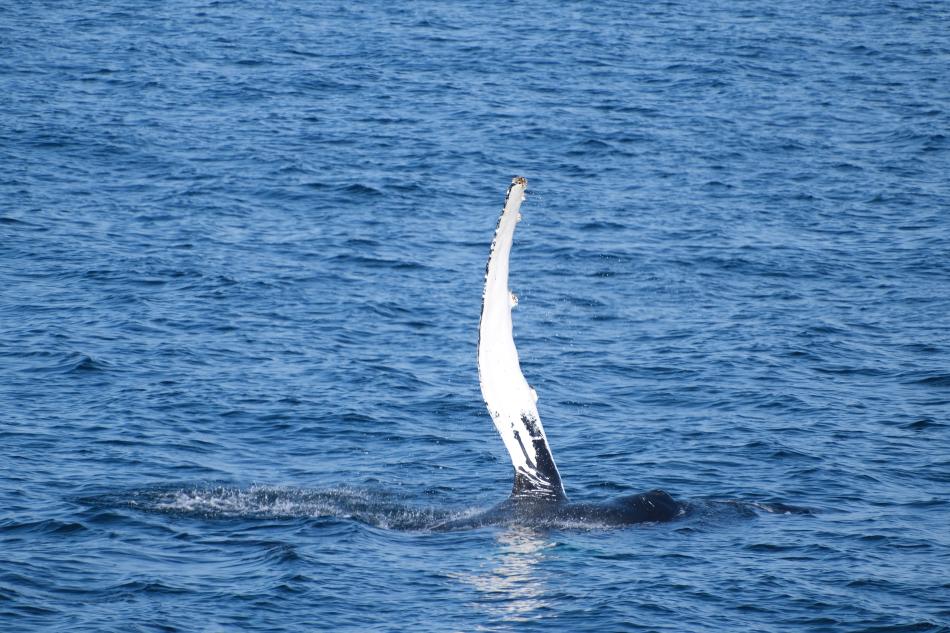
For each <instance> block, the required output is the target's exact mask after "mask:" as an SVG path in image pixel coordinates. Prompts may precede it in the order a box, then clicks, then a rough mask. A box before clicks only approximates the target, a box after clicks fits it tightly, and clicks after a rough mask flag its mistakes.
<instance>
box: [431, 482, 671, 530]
mask: <svg viewBox="0 0 950 633" xmlns="http://www.w3.org/2000/svg"><path fill="white" fill-rule="evenodd" d="M682 510H683V504H681V503H679V502H677V501H676V500H675V499H673V497H671V496H670V495H669V494H667V493H666V492H664V491H662V490H651V491H649V492H644V493H641V494H637V495H628V496H625V497H618V498H617V499H612V500H610V501H607V502H604V503H570V502H569V501H567V500H566V499H557V498H548V499H545V498H540V499H539V498H534V497H517V496H512V497H509V498H508V499H507V500H506V501H503V502H502V503H499V504H498V505H497V506H495V507H493V508H491V509H489V510H486V511H485V512H482V513H480V514H476V515H474V516H470V517H466V518H463V519H456V520H453V521H447V522H445V523H441V524H439V525H437V526H435V527H434V528H433V529H435V530H457V529H464V528H475V527H485V526H490V525H527V526H531V525H545V524H552V523H575V522H576V523H583V524H595V525H606V526H622V525H633V524H636V523H658V522H661V521H670V520H671V519H673V518H675V517H676V516H678V515H679V514H680V513H681V511H682Z"/></svg>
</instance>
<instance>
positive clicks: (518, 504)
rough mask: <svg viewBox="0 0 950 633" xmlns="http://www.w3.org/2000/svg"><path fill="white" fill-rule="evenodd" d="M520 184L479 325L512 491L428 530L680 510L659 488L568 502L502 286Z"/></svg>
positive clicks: (668, 514) (481, 374)
mask: <svg viewBox="0 0 950 633" xmlns="http://www.w3.org/2000/svg"><path fill="white" fill-rule="evenodd" d="M527 186H528V181H527V180H526V179H525V178H523V177H520V176H519V177H517V178H514V179H513V180H512V181H511V185H510V186H509V187H508V191H507V193H506V194H505V206H504V208H503V209H502V212H501V217H499V219H498V226H497V228H496V229H495V237H494V239H493V240H492V245H491V251H490V253H489V255H488V263H487V264H486V266H485V290H484V293H483V295H482V314H481V320H480V321H479V328H478V378H479V385H480V386H481V391H482V397H483V398H484V400H485V405H486V406H487V407H488V413H489V414H490V415H491V418H492V421H493V422H494V424H495V428H496V429H497V431H498V433H499V434H500V435H501V439H502V441H503V442H504V444H505V448H506V449H507V450H508V455H509V457H510V458H511V463H512V467H513V468H514V481H513V484H512V489H511V496H510V497H509V498H508V499H507V500H505V501H504V502H502V503H500V504H498V505H497V506H495V507H493V508H491V509H489V510H487V511H485V512H482V513H480V514H476V515H474V516H470V517H465V518H462V519H457V520H453V521H448V522H445V523H442V524H440V525H438V526H435V529H459V528H466V527H480V526H487V525H511V524H518V525H546V524H563V523H575V522H577V523H582V524H597V525H606V526H617V525H631V524H635V523H645V522H659V521H669V520H671V519H673V518H674V517H676V516H678V515H680V514H682V512H683V510H684V505H683V504H681V503H679V502H677V501H676V500H675V499H673V497H671V496H670V495H669V494H668V493H666V492H664V491H662V490H651V491H649V492H645V493H641V494H636V495H628V496H623V497H619V498H617V499H613V500H611V501H608V502H605V503H572V502H571V501H570V500H569V499H568V498H567V494H566V492H565V490H564V484H563V483H562V482H561V475H560V473H559V472H558V469H557V465H556V464H555V463H554V456H553V454H552V453H551V448H550V446H549V445H548V441H547V436H546V435H545V433H544V427H543V426H542V425H541V416H540V415H539V414H538V408H537V401H538V395H537V392H536V391H535V390H534V389H533V388H531V386H530V385H529V384H528V382H527V380H526V379H525V377H524V374H522V372H521V364H520V362H519V360H518V350H517V348H516V347H515V341H514V335H513V331H512V320H511V310H512V308H513V307H514V306H516V305H517V303H518V301H517V298H516V297H515V295H514V293H512V292H511V290H510V289H509V287H508V269H509V266H508V265H509V259H510V255H511V247H512V244H513V241H514V233H515V226H516V225H517V223H518V221H519V220H520V219H521V212H520V210H521V203H522V202H523V201H524V195H525V190H526V189H527Z"/></svg>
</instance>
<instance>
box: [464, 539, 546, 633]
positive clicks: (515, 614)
mask: <svg viewBox="0 0 950 633" xmlns="http://www.w3.org/2000/svg"><path fill="white" fill-rule="evenodd" d="M495 540H496V541H497V543H498V547H497V549H495V550H494V552H493V553H492V555H491V558H490V559H489V568H488V569H487V571H486V572H485V573H483V574H460V575H459V579H460V580H462V581H463V582H465V583H467V584H469V585H471V586H473V587H475V589H477V590H478V592H479V593H480V594H481V596H480V599H479V600H478V601H477V602H476V603H475V604H474V605H473V606H475V608H477V609H479V610H483V611H486V612H487V613H488V614H490V615H491V616H493V617H495V618H500V619H501V620H503V621H509V622H518V621H524V620H530V619H532V617H533V614H534V613H535V612H537V611H538V610H539V609H541V608H542V607H547V606H550V605H548V604H547V603H546V602H545V600H544V594H545V590H546V587H545V584H544V581H543V579H542V578H541V577H540V576H539V575H538V574H537V573H536V572H537V570H536V569H535V567H536V565H537V564H538V563H539V562H541V561H542V560H543V559H544V557H545V550H547V549H549V548H551V547H553V546H554V542H552V541H551V540H549V539H547V538H546V537H545V535H544V534H542V533H540V532H537V531H535V530H531V529H528V528H512V529H510V530H506V531H504V532H500V533H499V534H498V535H497V536H496V537H495Z"/></svg>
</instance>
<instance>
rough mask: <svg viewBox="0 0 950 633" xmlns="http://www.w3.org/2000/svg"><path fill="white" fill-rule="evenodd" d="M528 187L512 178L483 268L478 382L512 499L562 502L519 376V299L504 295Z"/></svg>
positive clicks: (530, 396) (532, 397)
mask: <svg viewBox="0 0 950 633" xmlns="http://www.w3.org/2000/svg"><path fill="white" fill-rule="evenodd" d="M527 184H528V183H527V181H526V180H525V179H524V178H515V179H514V180H513V181H512V183H511V186H510V187H508V193H507V195H506V197H505V208H504V210H503V211H502V213H501V218H499V220H498V228H497V229H495V239H494V241H492V247H491V254H490V255H489V257H488V264H487V266H486V268H485V292H484V294H483V296H482V315H481V322H480V323H479V329H478V377H479V383H480V384H481V389H482V396H483V397H484V399H485V404H486V405H487V406H488V411H489V412H490V413H491V415H492V419H493V421H494V423H495V428H496V429H498V432H499V434H501V438H502V441H504V443H505V448H507V449H508V454H509V456H510V457H511V463H512V466H513V467H514V470H515V481H514V485H513V487H512V495H514V496H532V497H551V498H556V499H564V498H565V495H564V486H563V484H562V483H561V476H560V474H559V473H558V470H557V466H556V465H555V463H554V457H553V456H552V455H551V449H550V447H549V446H548V441H547V438H546V437H545V434H544V427H542V426H541V416H540V415H538V409H537V405H536V402H537V400H538V395H537V392H535V390H534V389H532V388H531V387H530V386H529V385H528V382H527V381H526V380H525V377H524V375H523V374H522V373H521V364H520V362H519V360H518V350H517V348H516V347H515V341H514V336H513V333H512V322H511V309H512V307H514V305H516V303H517V299H516V298H515V297H514V294H513V293H511V291H510V290H509V289H508V264H509V257H510V255H511V245H512V242H513V239H514V232H515V225H516V224H517V223H518V220H519V219H520V213H519V210H520V208H521V202H522V201H523V200H524V191H525V188H526V187H527Z"/></svg>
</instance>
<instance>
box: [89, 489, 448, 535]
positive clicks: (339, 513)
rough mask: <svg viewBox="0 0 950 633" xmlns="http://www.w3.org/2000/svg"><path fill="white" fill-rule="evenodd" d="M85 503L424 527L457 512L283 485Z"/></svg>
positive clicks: (153, 492) (382, 495) (365, 493)
mask: <svg viewBox="0 0 950 633" xmlns="http://www.w3.org/2000/svg"><path fill="white" fill-rule="evenodd" d="M78 501H79V502H80V503H82V504H84V505H91V506H98V507H111V508H129V509H133V510H137V511H139V512H149V513H158V514H169V515H177V516H189V517H198V518H205V519H212V520H224V519H288V520H289V519H318V518H334V519H344V520H353V521H358V522H360V523H364V524H366V525H371V526H373V527H378V528H383V529H393V530H422V529H425V528H426V527H427V526H430V525H433V524H436V523H439V522H441V521H445V520H446V519H448V518H450V517H451V516H453V513H452V512H449V511H447V510H441V509H436V508H431V507H426V506H417V505H412V504H409V503H406V502H405V501H404V500H402V499H401V498H399V497H398V496H397V495H394V494H391V493H386V492H381V491H376V490H366V489H359V488H348V487H340V488H331V489H326V490H312V489H310V490H308V489H300V488H286V487H279V486H266V485H253V486H250V487H245V488H241V487H235V486H197V485H196V486H190V487H164V488H149V489H144V490H133V491H128V492H126V493H110V494H103V495H96V496H91V497H83V498H81V499H78Z"/></svg>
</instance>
